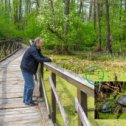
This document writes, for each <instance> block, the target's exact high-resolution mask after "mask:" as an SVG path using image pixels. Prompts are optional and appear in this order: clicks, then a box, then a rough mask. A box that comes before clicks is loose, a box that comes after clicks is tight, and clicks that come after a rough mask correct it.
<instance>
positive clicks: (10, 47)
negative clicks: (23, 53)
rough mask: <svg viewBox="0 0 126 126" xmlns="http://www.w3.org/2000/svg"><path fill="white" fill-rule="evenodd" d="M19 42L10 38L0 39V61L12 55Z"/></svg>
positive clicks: (19, 46) (16, 49)
mask: <svg viewBox="0 0 126 126" xmlns="http://www.w3.org/2000/svg"><path fill="white" fill-rule="evenodd" d="M21 47H22V46H21V43H20V42H18V41H12V40H10V41H9V40H8V41H6V40H3V41H0V62H2V61H3V60H5V59H6V58H8V57H9V56H11V55H13V54H14V53H15V52H16V51H18V50H19V49H20V48H21Z"/></svg>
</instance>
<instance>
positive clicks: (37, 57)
mask: <svg viewBox="0 0 126 126" xmlns="http://www.w3.org/2000/svg"><path fill="white" fill-rule="evenodd" d="M31 55H32V56H33V58H34V59H35V60H37V61H38V62H40V63H43V62H51V59H50V58H47V57H44V56H41V55H40V54H39V53H38V51H37V50H35V49H34V50H33V51H32V52H31Z"/></svg>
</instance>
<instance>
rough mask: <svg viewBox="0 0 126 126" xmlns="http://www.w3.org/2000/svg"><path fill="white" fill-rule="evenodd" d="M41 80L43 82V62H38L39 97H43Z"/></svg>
mask: <svg viewBox="0 0 126 126" xmlns="http://www.w3.org/2000/svg"><path fill="white" fill-rule="evenodd" d="M42 82H44V64H43V63H41V64H40V76H39V92H40V97H43V86H42Z"/></svg>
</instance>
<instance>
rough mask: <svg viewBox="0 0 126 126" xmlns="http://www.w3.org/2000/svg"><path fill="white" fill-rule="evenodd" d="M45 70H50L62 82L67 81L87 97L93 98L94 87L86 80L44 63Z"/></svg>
mask: <svg viewBox="0 0 126 126" xmlns="http://www.w3.org/2000/svg"><path fill="white" fill-rule="evenodd" d="M44 66H45V68H47V69H48V70H51V71H52V72H53V73H55V74H56V75H58V76H60V77H61V78H63V79H64V80H66V81H68V82H69V83H71V84H72V85H74V86H76V87H77V88H79V89H81V90H82V91H83V92H85V93H86V94H88V95H91V96H94V85H92V84H90V83H89V82H88V81H87V79H85V78H83V77H80V76H79V75H77V74H75V73H73V72H70V71H68V70H65V69H63V68H61V67H58V66H56V65H54V64H51V63H44Z"/></svg>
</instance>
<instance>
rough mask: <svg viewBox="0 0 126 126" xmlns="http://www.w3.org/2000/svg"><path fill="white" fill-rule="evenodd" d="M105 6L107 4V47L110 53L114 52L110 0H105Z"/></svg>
mask: <svg viewBox="0 0 126 126" xmlns="http://www.w3.org/2000/svg"><path fill="white" fill-rule="evenodd" d="M105 6H106V32H107V34H106V49H107V51H109V53H112V45H111V32H110V17H109V3H108V0H105Z"/></svg>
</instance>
